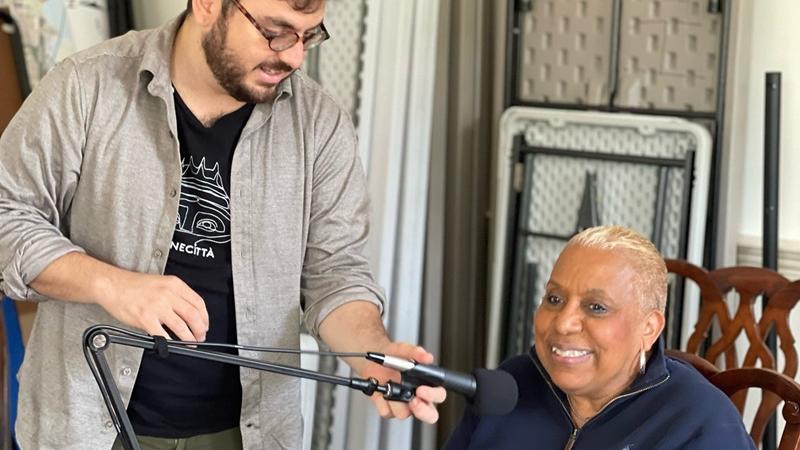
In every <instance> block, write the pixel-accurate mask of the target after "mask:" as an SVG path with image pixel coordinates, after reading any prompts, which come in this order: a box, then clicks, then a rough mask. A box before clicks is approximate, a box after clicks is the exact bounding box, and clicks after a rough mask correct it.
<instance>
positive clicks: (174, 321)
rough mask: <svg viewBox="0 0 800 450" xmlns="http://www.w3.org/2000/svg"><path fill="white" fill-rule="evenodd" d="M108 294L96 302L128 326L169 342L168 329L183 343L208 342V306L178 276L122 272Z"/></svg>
mask: <svg viewBox="0 0 800 450" xmlns="http://www.w3.org/2000/svg"><path fill="white" fill-rule="evenodd" d="M105 291H106V292H107V293H106V294H105V295H103V296H101V297H99V298H98V300H97V303H98V304H99V305H100V306H102V307H103V309H105V310H106V311H108V313H109V314H111V315H112V316H113V317H114V318H115V319H117V320H119V321H120V322H122V323H124V324H126V325H130V326H132V327H135V328H138V329H140V330H144V331H145V332H146V333H147V334H149V335H151V336H164V337H165V338H167V339H172V338H173V337H172V336H170V335H169V334H168V333H167V328H168V329H169V331H171V332H172V333H173V334H174V335H175V336H174V337H177V338H178V339H180V340H182V341H197V342H202V341H204V340H205V339H206V333H207V332H208V311H207V310H206V304H205V302H204V301H203V298H202V297H200V296H199V295H197V293H196V292H194V291H193V290H192V289H191V288H190V287H189V286H188V285H187V284H186V283H184V282H183V280H181V279H180V278H178V277H175V276H170V275H166V276H164V275H149V274H142V273H136V272H127V271H123V272H121V273H119V274H118V276H116V277H115V282H114V283H113V285H110V286H108V288H107V289H105ZM165 327H166V328H165Z"/></svg>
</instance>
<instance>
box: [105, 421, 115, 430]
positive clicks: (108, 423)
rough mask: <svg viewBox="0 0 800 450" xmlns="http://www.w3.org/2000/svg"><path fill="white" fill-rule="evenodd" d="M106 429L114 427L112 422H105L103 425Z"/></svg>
mask: <svg viewBox="0 0 800 450" xmlns="http://www.w3.org/2000/svg"><path fill="white" fill-rule="evenodd" d="M103 426H105V427H106V428H112V427H113V426H114V422H112V421H110V420H107V421H106V423H105V424H103Z"/></svg>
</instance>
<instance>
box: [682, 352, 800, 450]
mask: <svg viewBox="0 0 800 450" xmlns="http://www.w3.org/2000/svg"><path fill="white" fill-rule="evenodd" d="M667 356H670V357H672V358H676V359H681V360H683V361H686V362H688V363H689V364H691V365H692V366H694V367H695V369H697V370H698V371H699V372H700V373H701V374H702V375H703V376H705V377H706V379H708V381H709V382H711V384H713V385H714V386H716V387H717V388H719V389H720V390H721V391H722V392H724V393H725V394H726V395H727V396H728V397H730V398H731V401H734V399H736V398H739V397H743V396H741V395H740V394H742V393H744V394H746V392H747V390H749V389H761V391H762V396H761V403H760V404H759V406H758V412H757V413H756V417H755V418H754V419H753V423H752V425H751V427H750V437H751V438H752V439H753V442H756V443H757V442H761V439H762V437H763V433H764V427H763V426H759V423H766V420H765V419H766V418H768V417H769V416H770V415H772V413H773V411H775V410H776V408H777V406H778V404H779V403H780V402H781V401H783V402H784V406H783V411H782V413H783V418H784V420H785V421H786V426H785V427H784V429H783V435H782V436H781V438H780V441H779V444H778V447H777V449H778V450H798V449H800V384H798V383H797V382H796V381H794V379H792V378H790V377H788V376H786V375H785V374H782V373H779V372H776V371H775V370H772V369H764V368H761V367H740V368H733V369H727V370H723V371H720V370H719V369H718V368H717V367H716V366H714V365H713V364H711V363H710V362H708V361H707V360H705V359H703V358H701V357H699V356H698V355H696V354H694V353H688V352H682V351H679V350H667ZM744 397H745V398H746V396H744ZM771 398H777V402H772V401H770V400H769V399H771ZM737 408H738V409H739V412H740V413H741V412H742V408H739V407H738V405H737ZM756 446H758V445H756Z"/></svg>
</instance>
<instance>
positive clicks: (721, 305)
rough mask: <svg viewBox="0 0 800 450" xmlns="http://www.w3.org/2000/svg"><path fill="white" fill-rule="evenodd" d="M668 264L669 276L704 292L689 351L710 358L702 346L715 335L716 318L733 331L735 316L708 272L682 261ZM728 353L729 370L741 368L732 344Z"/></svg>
mask: <svg viewBox="0 0 800 450" xmlns="http://www.w3.org/2000/svg"><path fill="white" fill-rule="evenodd" d="M665 262H666V264H667V271H668V272H669V273H672V274H675V275H678V276H680V277H683V278H686V279H689V280H691V281H692V282H694V283H695V284H696V285H697V287H698V288H699V289H700V314H699V316H698V319H697V323H695V326H694V331H693V332H692V334H691V335H690V336H689V340H688V342H687V344H686V351H687V352H688V353H694V354H696V355H700V356H703V357H706V354H705V352H703V351H702V349H701V346H702V345H703V343H704V342H705V341H706V338H707V337H708V336H709V335H710V334H711V330H712V328H713V325H714V322H715V319H716V323H717V324H718V325H719V328H720V329H721V330H725V329H728V328H730V324H731V316H730V313H729V312H728V306H727V304H726V303H725V297H724V295H722V292H720V290H719V288H717V285H716V283H714V280H713V279H712V278H711V276H710V275H709V273H708V271H707V270H706V269H704V268H702V267H699V266H696V265H694V264H692V263H690V262H687V261H683V260H679V259H666V260H665ZM678 282H680V280H678ZM724 353H725V367H726V368H732V367H738V363H737V358H736V348H735V347H734V346H732V345H731V346H729V347H727V348H726V349H725V350H724ZM707 359H708V360H709V361H711V362H712V363H714V362H715V361H716V360H715V359H710V358H707Z"/></svg>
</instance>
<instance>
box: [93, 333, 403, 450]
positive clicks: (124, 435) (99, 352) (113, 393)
mask: <svg viewBox="0 0 800 450" xmlns="http://www.w3.org/2000/svg"><path fill="white" fill-rule="evenodd" d="M83 343H84V348H83V353H84V356H86V361H87V362H88V363H89V367H90V369H91V370H92V374H93V375H94V377H95V380H96V381H97V384H98V386H99V387H100V392H101V393H102V395H103V400H104V401H105V404H106V408H108V412H109V413H110V414H111V420H112V421H113V423H114V426H115V427H116V430H117V435H118V436H119V437H120V439H121V440H122V445H123V447H124V448H125V450H141V447H140V446H139V442H138V441H137V440H136V434H135V433H134V431H133V426H132V425H131V421H130V418H128V413H127V411H126V410H125V404H124V403H123V401H122V397H121V396H120V393H119V389H118V388H117V385H116V383H115V382H114V376H113V374H112V372H111V368H110V367H109V366H108V361H107V359H106V356H105V351H106V350H107V349H108V348H109V346H110V345H111V344H120V345H124V346H128V347H136V348H141V349H145V350H155V351H156V352H158V354H159V356H163V357H166V356H167V355H168V354H170V353H172V354H176V355H182V356H188V357H191V358H199V359H205V360H209V361H216V362H220V363H224V364H233V365H236V366H240V367H247V368H250V369H256V370H263V371H265V372H271V373H277V374H281V375H287V376H291V377H298V378H307V379H309V380H315V381H321V382H324V383H332V384H335V385H339V386H346V387H348V388H350V389H355V390H358V391H361V392H363V393H364V394H366V395H367V396H371V395H372V394H374V393H375V392H378V393H380V394H383V397H384V398H386V399H387V400H392V401H405V402H408V401H410V400H411V398H413V392H414V388H415V387H416V386H414V384H412V383H409V382H408V380H404V381H403V382H401V383H395V382H392V381H389V382H387V383H386V384H384V385H381V384H380V383H379V382H378V380H376V379H375V378H369V379H364V378H346V377H340V376H337V375H328V374H325V373H320V372H315V371H312V370H307V369H302V368H298V367H291V366H285V365H282V364H276V363H269V362H264V361H260V360H257V359H252V358H246V357H243V356H238V355H231V354H228V353H222V352H218V351H213V350H204V349H201V348H192V347H187V346H185V345H186V344H176V343H173V342H171V341H168V340H167V339H165V338H163V337H161V336H155V337H153V336H148V335H144V334H140V333H135V332H132V331H128V330H124V329H121V328H116V327H111V326H108V325H95V326H93V327H90V328H87V329H86V331H84V333H83ZM198 345H202V343H200V344H198ZM404 378H405V377H404Z"/></svg>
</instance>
